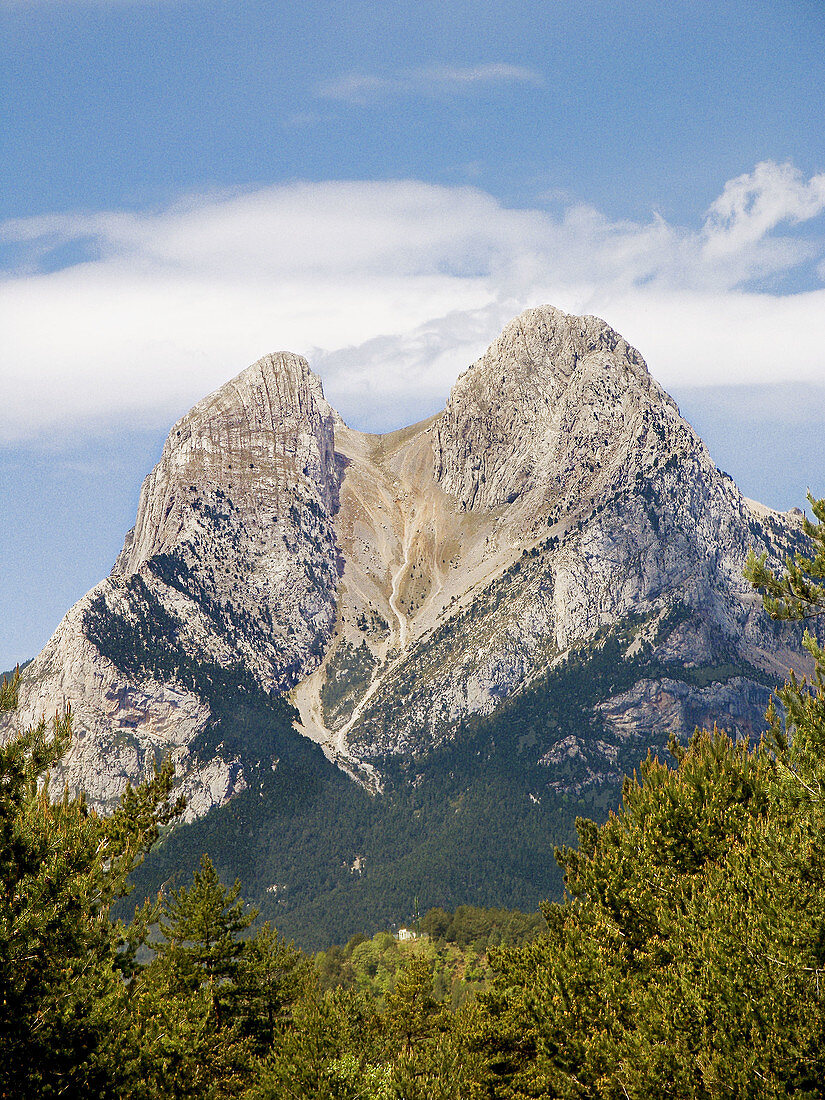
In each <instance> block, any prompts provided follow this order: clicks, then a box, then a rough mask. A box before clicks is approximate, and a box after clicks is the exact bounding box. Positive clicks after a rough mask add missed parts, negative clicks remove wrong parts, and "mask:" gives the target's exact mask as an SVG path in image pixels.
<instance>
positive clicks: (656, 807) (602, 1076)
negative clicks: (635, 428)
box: [470, 507, 825, 1100]
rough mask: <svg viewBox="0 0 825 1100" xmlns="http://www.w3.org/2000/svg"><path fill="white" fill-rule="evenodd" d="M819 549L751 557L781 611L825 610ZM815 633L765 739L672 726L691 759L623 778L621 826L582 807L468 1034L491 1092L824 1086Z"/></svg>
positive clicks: (824, 712)
mask: <svg viewBox="0 0 825 1100" xmlns="http://www.w3.org/2000/svg"><path fill="white" fill-rule="evenodd" d="M817 517H818V519H819V520H820V526H819V528H818V529H817V531H816V532H815V534H816V538H817V541H819V540H821V536H822V533H823V530H824V529H825V528H824V527H823V521H825V514H824V513H823V510H822V509H821V508H819V507H818V509H817ZM809 533H810V531H809ZM815 563H816V555H815V556H814V558H803V557H801V556H800V555H797V556H796V558H795V559H794V560H793V561H791V562H789V563H788V567H787V569H786V572H785V574H784V575H783V576H782V577H780V578H773V580H771V581H770V583H766V576H765V574H764V573H762V572H759V570H758V569H756V568H755V567H754V564H753V562H751V563H750V565H749V575H750V577H751V579H752V580H753V581H754V583H758V584H759V585H760V586H761V587H764V588H765V589H766V600H765V603H766V607H767V609H768V610H769V611H770V612H771V614H773V615H775V616H777V617H789V618H797V617H800V615H802V614H804V615H807V614H809V613H810V612H811V610H812V609H814V608H816V607H822V608H823V609H825V600H823V590H822V587H821V586H820V587H819V588H817V587H816V586H815V585H814V582H813V581H810V583H809V582H808V581H805V582H804V584H803V583H801V582H800V579H799V578H800V573H799V571H800V570H803V571H805V572H806V573H807V575H808V577H809V578H816V577H818V576H819V575H820V574H819V573H818V572H817V570H818V568H819V566H818V565H816V564H815ZM757 564H758V563H757ZM812 566H815V567H814V568H812ZM794 601H798V602H796V603H795V602H794ZM806 645H807V647H808V649H809V651H810V653H811V655H812V656H813V658H814V663H815V674H814V679H813V682H812V683H806V682H805V681H804V680H803V681H798V680H797V679H796V678H795V677H794V676H793V675H791V677H790V679H789V680H788V682H787V683H786V684H785V686H784V687H783V688H781V689H779V690H778V691H777V692H776V696H777V699H778V701H779V703H780V704H781V707H782V711H783V715H782V716H780V714H779V713H778V711H777V709H776V708H775V707H774V705H773V704H772V705H771V707H770V709H769V713H768V718H769V723H770V729H769V731H768V734H767V735H766V737H765V738H764V739H763V741H762V743H761V744H760V745H759V746H758V747H757V748H756V749H754V750H752V751H751V750H749V749H748V747H747V746H746V745H745V744H741V743H740V744H734V743H733V742H732V741H731V740H730V739H729V738H728V737H727V735H725V734H723V733H720V732H719V731H718V730H714V731H713V732H711V733H708V732H698V731H697V733H696V734H695V735H694V737H693V738H692V740H691V742H690V744H689V745H688V746H687V747H683V746H679V745H677V744H676V743H675V742H671V745H670V749H671V752H672V754H673V755H674V756H675V758H676V762H677V767H676V769H675V770H672V769H670V768H668V767H666V766H665V765H664V764H662V763H660V762H659V761H658V760H657V759H655V758H653V757H649V758H648V759H647V760H646V761H645V762H644V764H643V765H642V766H641V768H640V770H639V773H638V776H637V777H635V778H634V779H633V780H626V781H625V785H624V789H623V801H622V806H621V808H620V810H619V812H618V813H617V814H612V815H610V817H609V818H608V821H607V822H606V823H605V824H604V825H603V826H601V827H599V826H598V825H596V824H595V823H594V822H592V821H584V820H582V821H579V822H578V823H577V826H578V834H579V843H578V847H577V848H565V847H563V848H561V849H559V850H558V851H557V853H556V856H557V859H558V860H559V863H560V864H561V866H562V867H563V868H564V871H565V885H566V887H567V897H566V899H565V901H564V902H563V903H561V904H548V905H546V906H545V907H544V915H545V918H546V920H547V926H548V929H547V934H546V936H543V937H541V938H539V939H537V940H535V941H534V942H533V943H531V944H530V945H528V946H527V947H524V948H519V949H502V950H501V951H500V952H497V953H495V952H494V954H493V962H494V965H495V966H497V968H498V973H497V976H496V979H495V982H494V986H493V988H492V990H491V991H490V992H489V993H488V994H484V995H482V996H481V998H480V1006H479V1009H478V1014H477V1016H476V1017H475V1019H474V1021H473V1027H472V1034H471V1037H470V1045H471V1047H472V1048H473V1049H474V1050H476V1051H478V1052H479V1053H480V1054H481V1055H482V1056H483V1058H484V1060H485V1065H484V1068H483V1069H482V1070H481V1071H480V1073H479V1074H478V1075H477V1082H478V1083H479V1086H482V1085H483V1087H484V1089H485V1090H487V1091H484V1092H483V1095H495V1096H500V1097H528V1096H529V1097H534V1096H539V1095H541V1096H544V1095H548V1096H558V1097H605V1098H607V1097H610V1098H614V1097H615V1098H617V1100H618V1098H620V1097H625V1098H641V1097H651V1098H652V1097H660V1096H669V1097H686V1098H687V1097H690V1098H694V1097H695V1098H700V1097H701V1098H710V1097H727V1096H735V1097H754V1098H756V1097H780V1096H788V1095H794V1096H800V1097H818V1096H820V1095H821V1085H822V1081H823V1080H825V1007H824V1006H825V997H823V989H825V984H823V977H825V800H824V799H823V797H822V794H823V781H825V763H823V761H825V654H823V650H822V649H821V648H820V647H819V646H818V645H817V644H816V642H815V641H814V640H813V639H812V638H811V637H810V636H808V637H807V639H806Z"/></svg>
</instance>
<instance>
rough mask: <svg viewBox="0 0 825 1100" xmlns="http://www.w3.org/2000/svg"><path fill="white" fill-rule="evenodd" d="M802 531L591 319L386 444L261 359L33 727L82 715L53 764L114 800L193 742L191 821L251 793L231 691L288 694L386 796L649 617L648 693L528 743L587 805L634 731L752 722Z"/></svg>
mask: <svg viewBox="0 0 825 1100" xmlns="http://www.w3.org/2000/svg"><path fill="white" fill-rule="evenodd" d="M799 539H800V534H799V528H798V520H797V519H796V518H795V517H790V516H784V515H780V514H778V513H774V512H771V511H770V510H769V509H765V508H763V507H762V506H758V505H753V504H752V503H750V502H748V501H745V500H744V499H743V497H742V496H741V494H740V493H739V491H738V489H737V488H736V486H735V485H734V484H733V482H732V481H731V480H730V478H728V477H727V476H726V475H724V474H722V473H720V472H719V471H718V470H717V469H716V468H715V466H714V465H713V463H712V461H711V460H710V458H709V456H708V454H707V451H706V449H705V447H704V445H703V444H702V442H701V440H700V439H699V438H698V437H697V436H696V434H695V433H694V432H693V430H692V429H691V428H690V426H689V425H688V424H687V423H686V422H685V421H684V420H683V419H682V417H681V416H680V415H679V410H678V409H677V407H676V405H675V404H674V403H673V401H672V400H671V399H670V398H669V397H668V396H667V394H665V393H664V392H663V391H662V390H661V388H660V387H659V386H658V385H657V384H656V382H655V381H654V380H653V379H652V378H651V377H650V375H649V373H648V371H647V368H646V366H645V364H644V361H643V360H642V358H641V356H640V355H639V353H638V352H637V351H635V350H634V349H633V348H631V347H630V346H629V345H628V344H627V343H626V342H625V341H624V340H623V339H622V338H621V337H620V336H619V335H618V334H617V333H615V332H614V331H613V330H612V329H611V328H610V327H609V326H608V325H606V324H605V323H604V322H603V321H600V320H598V319H597V318H593V317H571V316H568V315H566V314H564V313H561V312H560V311H558V310H555V309H553V308H552V307H549V306H548V307H543V308H541V309H533V310H528V311H527V312H526V313H524V314H522V315H521V316H520V317H518V318H516V320H514V321H513V322H512V323H511V324H510V325H508V327H507V328H506V329H505V331H504V332H503V333H502V335H501V336H500V337H499V339H498V340H497V341H496V342H495V343H494V344H493V345H492V347H491V348H490V349H489V350H488V351H487V352H486V354H485V355H484V356H483V357H482V358H481V359H480V360H479V361H478V362H477V363H476V364H474V365H473V366H472V367H470V368H469V369H468V370H467V371H466V372H465V373H464V374H463V375H462V376H461V377H460V378H459V380H458V382H457V383H456V385H455V387H454V389H453V391H452V393H451V395H450V399H449V401H448V403H447V407H446V409H445V411H444V412H443V413H442V414H440V415H439V416H436V417H433V418H430V419H429V420H427V421H425V422H423V423H421V424H418V425H413V426H412V427H410V428H407V429H403V430H401V431H398V432H393V433H390V434H389V435H384V436H369V435H364V434H362V433H359V432H354V431H352V430H351V429H349V428H347V427H346V425H344V424H343V423H342V422H341V420H340V418H338V417H337V416H336V414H335V413H334V412H333V411H332V410H331V409H330V407H329V406H328V405H327V403H326V401H325V400H324V397H323V393H322V391H321V385H320V382H319V381H318V379H317V378H316V377H315V376H314V375H313V374H312V372H311V371H310V370H309V368H308V366H307V364H306V362H305V361H304V360H303V359H300V358H299V357H297V356H293V355H287V354H281V355H276V356H268V357H266V358H265V359H262V360H260V361H259V362H258V363H256V364H254V366H252V367H250V368H249V369H248V370H246V371H244V372H243V373H242V374H241V375H239V376H238V378H236V379H234V380H233V381H232V382H230V383H228V384H227V385H225V386H224V387H222V388H221V389H220V390H218V391H217V393H215V394H213V395H212V396H211V397H208V398H206V399H205V400H204V401H202V402H200V403H199V404H198V405H196V406H195V407H194V408H193V409H192V410H191V412H190V413H188V414H187V416H185V417H184V418H183V419H182V420H181V421H179V423H178V424H176V425H175V426H174V428H173V429H172V432H171V433H170V435H169V439H168V440H167V443H166V446H165V448H164V451H163V455H162V457H161V460H160V462H159V463H158V465H157V466H156V467H155V469H154V470H153V471H152V473H151V474H150V475H149V477H148V478H147V479H146V482H145V484H144V488H143V492H142V494H141V500H140V506H139V511H138V517H137V522H136V525H135V528H134V530H133V531H132V532H130V534H129V535H128V536H127V538H126V542H125V545H124V548H123V551H122V553H121V554H120V556H119V557H118V560H117V563H116V565H115V568H114V570H113V572H112V575H111V576H110V577H109V578H108V579H107V580H105V581H103V582H102V583H101V584H100V585H98V586H97V587H96V588H95V589H93V590H92V591H91V592H90V593H89V594H88V595H87V596H86V597H84V599H83V600H81V601H80V603H79V604H77V605H76V606H75V607H74V608H73V609H72V610H71V611H70V612H69V614H68V615H67V616H66V618H65V619H64V620H63V622H62V623H61V625H60V627H59V628H58V630H57V632H56V634H55V636H54V637H53V638H52V639H51V641H50V642H49V644H48V645H47V647H46V649H45V650H44V651H43V653H42V654H41V655H40V656H39V657H38V658H37V659H36V660H35V661H34V662H33V664H32V665H31V666H30V667H29V668H28V669H27V670H26V673H25V677H24V682H23V688H22V691H21V706H20V709H19V712H18V714H17V715H16V717H15V722H17V723H27V722H30V721H32V720H35V719H36V718H38V717H39V716H40V714H42V713H44V712H46V713H50V712H52V711H53V710H55V709H56V708H60V707H62V706H63V705H64V704H66V703H70V704H71V706H72V708H73V710H74V713H75V725H76V730H77V734H76V738H75V742H74V744H73V746H72V749H71V751H70V753H69V755H68V757H67V759H66V761H65V762H64V764H63V766H62V773H61V774H62V777H63V778H65V779H66V780H68V781H69V782H70V783H71V784H72V785H73V786H76V787H84V788H85V789H86V790H87V791H88V792H89V794H90V796H91V797H92V799H93V800H94V802H95V803H96V804H100V805H104V806H105V805H109V804H111V802H112V800H113V799H114V798H116V796H117V795H118V794H119V792H120V790H122V788H123V785H124V784H125V782H126V781H127V780H135V779H137V778H139V777H140V776H141V775H142V774H143V773H144V772H145V771H146V770H147V769H148V768H149V767H150V766H151V764H152V763H153V762H154V761H155V760H156V759H157V758H158V757H159V756H160V755H163V754H165V753H167V752H171V754H172V755H173V758H174V759H175V761H176V763H177V765H178V768H179V771H180V773H181V775H182V776H183V781H184V784H185V786H186V789H187V791H188V792H189V795H190V811H189V812H190V814H192V815H196V814H200V813H203V812H204V811H205V810H206V809H208V808H209V806H211V805H215V804H221V803H222V802H224V801H226V800H227V799H228V798H230V797H231V796H232V795H233V793H235V792H237V791H238V790H241V789H243V787H244V785H245V784H246V783H247V782H248V781H249V777H248V775H247V774H246V771H245V764H244V760H243V754H242V753H241V752H239V751H238V748H237V745H238V741H237V737H235V738H234V740H233V739H232V738H223V739H222V736H221V727H220V721H221V719H220V716H219V713H218V712H219V711H220V700H221V698H222V697H224V696H227V695H228V696H231V697H233V698H238V699H251V698H253V697H255V698H265V699H271V698H274V697H276V696H283V695H284V694H286V693H289V697H290V699H292V700H293V701H294V703H295V705H296V706H297V708H298V710H299V712H300V729H301V732H303V733H304V734H306V735H307V736H309V737H311V738H313V739H315V740H316V741H318V742H320V743H321V744H322V745H323V747H324V750H325V751H326V752H327V754H328V755H329V757H330V758H331V759H333V760H335V761H336V762H337V763H338V764H340V765H341V766H342V767H343V768H344V769H345V770H347V771H348V772H349V773H350V774H351V775H353V777H355V778H357V779H359V780H360V781H362V782H365V783H367V784H369V785H371V786H373V787H375V788H380V786H381V782H382V769H383V768H384V767H385V765H386V762H387V760H388V759H389V758H393V757H395V758H399V757H401V758H409V757H415V756H421V755H422V754H425V753H427V752H428V751H429V750H430V749H431V748H432V747H433V746H434V745H437V744H439V743H440V742H442V741H444V740H445V739H449V738H451V737H453V736H454V735H455V731H456V730H457V729H458V728H459V726H460V724H461V723H462V722H463V721H465V720H466V719H467V718H468V717H471V716H473V715H476V716H478V715H490V714H493V713H494V712H495V711H496V709H497V708H498V707H499V706H500V705H501V704H502V703H503V702H504V701H506V700H508V699H512V698H514V697H516V696H517V695H518V693H520V692H522V693H523V692H525V691H526V690H532V689H533V686H534V685H536V684H538V683H539V681H541V678H542V677H543V676H545V675H546V673H547V672H548V670H551V671H552V670H554V669H561V668H563V667H565V662H567V661H568V660H569V659H570V657H571V654H578V655H579V656H580V655H581V654H582V653H586V652H593V653H596V652H597V649H598V646H599V645H601V644H603V643H604V640H605V639H606V638H609V637H611V632H615V631H617V630H620V629H625V627H626V626H627V624H632V632H631V633H632V642H630V643H628V645H627V646H626V647H625V649H624V650H623V655H622V656H621V657H620V658H619V659H620V660H621V661H622V662H624V664H623V666H622V667H623V669H624V673H627V671H628V669H629V668H630V667H631V665H630V664H628V663H627V662H630V663H631V664H632V667H633V669H635V670H636V671H635V672H634V676H635V677H636V678H635V680H632V682H627V681H628V676H627V675H625V674H624V673H623V675H622V676H619V677H617V678H616V683H617V684H618V683H619V681H621V686H620V687H619V686H615V687H611V686H610V680H609V678H608V679H606V680H605V683H606V685H607V686H606V688H605V691H604V692H603V694H602V696H601V697H599V698H598V699H597V700H595V702H593V703H592V704H591V703H588V706H589V708H590V710H589V711H588V714H589V715H590V718H592V721H593V722H594V723H596V726H594V727H593V728H594V729H597V732H596V733H595V734H593V736H592V737H591V738H590V740H589V741H588V743H587V744H586V745H585V744H584V742H583V741H582V739H581V737H580V736H579V735H578V734H574V733H571V732H570V731H564V730H560V731H558V735H557V736H556V737H555V741H552V743H551V744H544V745H537V746H536V749H535V753H534V758H533V764H541V766H542V774H544V769H546V773H547V785H548V787H550V788H551V789H553V788H554V786H555V788H558V787H559V784H560V783H561V784H562V785H564V784H565V783H567V784H568V786H570V788H571V789H576V790H580V789H581V788H582V786H583V785H585V786H586V785H587V784H589V783H594V782H604V781H609V780H611V779H613V778H615V777H616V776H617V775H618V774H619V772H620V770H621V769H620V765H621V762H622V755H621V754H622V751H623V749H622V745H623V744H624V743H625V742H627V741H628V740H633V739H635V740H636V741H639V740H641V741H645V739H647V740H648V741H650V742H651V743H652V742H653V741H657V740H659V741H660V740H661V738H662V737H663V736H664V733H665V731H666V730H671V729H672V730H674V731H675V732H677V733H685V732H690V731H691V730H692V727H693V725H694V724H696V723H697V722H702V723H704V722H705V721H707V720H709V719H710V717H711V716H713V717H719V718H720V719H721V722H720V724H723V725H727V726H728V728H730V729H732V730H734V731H738V732H740V733H742V734H745V735H751V734H753V733H754V731H755V728H756V726H757V725H758V722H759V718H758V712H759V709H760V708H762V707H763V705H764V698H765V694H766V688H765V684H766V683H767V682H769V680H770V678H771V677H775V676H781V674H782V672H783V670H784V667H785V666H786V665H787V663H788V662H789V661H790V660H791V658H792V655H796V653H797V649H796V642H797V640H798V639H796V637H795V634H794V628H792V627H790V628H783V629H780V628H779V627H774V626H771V625H770V624H768V623H767V622H766V619H765V617H764V616H763V615H762V613H761V609H760V605H759V601H758V600H757V599H756V598H755V597H754V596H753V594H752V593H751V592H750V590H749V589H748V587H747V585H746V584H745V582H744V580H743V579H742V565H743V562H744V558H745V555H746V552H747V550H748V548H749V547H754V548H755V549H757V551H760V552H761V551H765V552H766V553H768V554H769V556H770V557H771V559H772V560H773V561H774V562H775V563H776V564H778V563H779V561H780V559H781V557H782V556H783V555H784V554H785V553H786V552H788V551H791V550H793V549H794V548H796V547H797V546H798V544H799ZM789 647H790V648H789ZM639 654H643V655H644V662H642V663H638V662H637V663H633V662H636V661H637V657H638V656H639ZM577 659H578V658H577ZM637 664H638V667H637ZM631 679H632V678H631ZM542 682H543V681H542ZM553 682H554V683H561V682H562V681H560V680H559V681H553ZM548 683H549V681H548ZM546 690H547V691H551V690H560V689H557V688H550V687H548V688H547V689H546ZM590 718H588V721H590ZM7 724H8V720H7ZM597 727H598V728H597ZM599 730H600V731H601V732H598V731H599ZM207 735H208V736H207ZM571 738H572V739H571ZM551 740H552V739H551ZM232 745H234V746H235V747H234V748H232ZM600 746H601V747H600ZM577 762H578V763H577ZM576 767H578V769H579V771H578V773H576V776H577V777H576V776H574V772H575V769H576ZM554 769H555V774H554ZM568 773H569V775H570V776H573V778H571V779H570V780H569V782H568V780H567V779H564V778H563V777H564V776H565V775H568Z"/></svg>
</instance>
